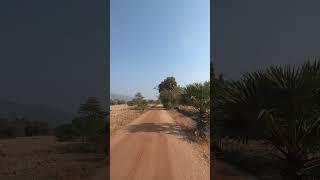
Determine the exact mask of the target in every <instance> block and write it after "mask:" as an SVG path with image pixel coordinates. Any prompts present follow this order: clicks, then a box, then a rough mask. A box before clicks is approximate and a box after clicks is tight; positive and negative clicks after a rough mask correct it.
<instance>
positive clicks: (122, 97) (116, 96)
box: [110, 93, 133, 101]
mask: <svg viewBox="0 0 320 180" xmlns="http://www.w3.org/2000/svg"><path fill="white" fill-rule="evenodd" d="M110 99H117V100H124V101H130V100H132V99H133V98H132V97H130V96H126V95H122V94H116V93H110Z"/></svg>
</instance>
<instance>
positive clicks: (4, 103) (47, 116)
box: [0, 99, 75, 127]
mask: <svg viewBox="0 0 320 180" xmlns="http://www.w3.org/2000/svg"><path fill="white" fill-rule="evenodd" d="M19 116H23V117H25V118H26V119H28V120H38V121H45V122H47V123H48V124H49V126H53V127H54V126H57V125H60V124H62V123H67V122H71V121H72V119H73V117H74V116H75V115H74V114H73V113H69V112H65V111H63V110H61V109H59V108H53V107H50V106H48V105H43V104H21V103H17V102H13V101H9V100H6V99H0V118H8V119H15V118H17V117H19Z"/></svg>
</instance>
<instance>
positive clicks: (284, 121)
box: [214, 61, 320, 175]
mask: <svg viewBox="0 0 320 180" xmlns="http://www.w3.org/2000/svg"><path fill="white" fill-rule="evenodd" d="M220 88H221V89H222V90H221V89H220V90H221V91H220V92H217V94H216V98H215V102H214V104H215V106H216V108H217V110H216V111H217V113H216V112H215V115H217V114H220V116H219V117H217V118H216V119H217V121H218V122H217V123H219V124H218V125H219V127H220V131H221V134H222V135H225V136H229V137H233V138H237V139H248V138H252V139H263V140H265V141H267V142H269V143H270V144H271V145H273V147H274V148H275V149H277V150H278V151H279V152H280V153H281V154H282V156H281V157H280V158H282V159H284V160H286V162H287V165H288V168H287V173H288V174H291V175H292V174H296V173H297V171H298V170H299V169H301V168H302V167H304V165H306V163H307V162H308V161H310V160H312V159H313V158H315V157H314V155H315V154H316V153H317V152H319V150H320V62H319V61H315V62H311V61H308V62H306V63H304V64H302V65H300V66H284V67H282V66H272V67H269V68H267V69H266V70H264V71H258V72H253V73H247V74H245V75H244V76H243V77H242V79H241V80H238V81H225V82H223V83H220ZM221 114H222V115H221ZM316 158H318V157H316Z"/></svg>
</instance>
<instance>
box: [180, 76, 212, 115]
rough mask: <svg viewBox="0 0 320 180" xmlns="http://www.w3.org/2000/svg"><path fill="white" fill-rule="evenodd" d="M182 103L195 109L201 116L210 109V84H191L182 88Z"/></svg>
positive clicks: (207, 82)
mask: <svg viewBox="0 0 320 180" xmlns="http://www.w3.org/2000/svg"><path fill="white" fill-rule="evenodd" d="M183 99H184V102H185V103H187V104H188V105H191V106H193V107H195V108H196V109H197V110H198V111H199V113H200V114H201V115H204V114H205V113H206V112H207V111H208V110H209V109H210V82H209V81H206V82H204V83H193V84H189V85H187V86H186V87H185V88H184V93H183Z"/></svg>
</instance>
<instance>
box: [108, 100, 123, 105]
mask: <svg viewBox="0 0 320 180" xmlns="http://www.w3.org/2000/svg"><path fill="white" fill-rule="evenodd" d="M126 103H127V102H126V101H125V100H119V99H110V105H117V104H126Z"/></svg>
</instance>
